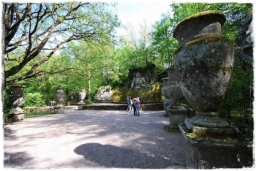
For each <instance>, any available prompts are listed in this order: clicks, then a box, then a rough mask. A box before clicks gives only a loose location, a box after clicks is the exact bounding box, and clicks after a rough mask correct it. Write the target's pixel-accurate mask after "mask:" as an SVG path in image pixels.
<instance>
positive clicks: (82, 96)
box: [77, 88, 86, 110]
mask: <svg viewBox="0 0 256 171" xmlns="http://www.w3.org/2000/svg"><path fill="white" fill-rule="evenodd" d="M85 96H86V92H85V89H84V88H82V89H81V91H80V92H79V93H78V99H79V102H78V103H77V105H78V110H82V107H83V105H84V104H85V103H84V99H85Z"/></svg>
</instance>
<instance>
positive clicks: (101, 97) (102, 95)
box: [95, 85, 112, 102]
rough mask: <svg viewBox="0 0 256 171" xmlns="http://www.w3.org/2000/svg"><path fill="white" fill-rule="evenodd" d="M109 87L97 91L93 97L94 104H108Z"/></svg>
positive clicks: (110, 91)
mask: <svg viewBox="0 0 256 171" xmlns="http://www.w3.org/2000/svg"><path fill="white" fill-rule="evenodd" d="M111 89H112V88H111V86H110V85H107V86H101V87H100V88H99V89H98V92H97V94H96V95H95V102H109V100H110V97H111V95H112V90H111Z"/></svg>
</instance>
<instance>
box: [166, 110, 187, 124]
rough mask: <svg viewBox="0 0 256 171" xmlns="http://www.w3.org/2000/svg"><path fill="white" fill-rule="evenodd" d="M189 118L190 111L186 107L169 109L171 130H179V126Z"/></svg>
mask: <svg viewBox="0 0 256 171" xmlns="http://www.w3.org/2000/svg"><path fill="white" fill-rule="evenodd" d="M187 117H188V110H187V109H186V108H185V107H184V106H171V107H170V108H169V120H170V128H172V129H179V127H178V125H179V124H180V123H183V122H184V120H185V119H186V118H187Z"/></svg>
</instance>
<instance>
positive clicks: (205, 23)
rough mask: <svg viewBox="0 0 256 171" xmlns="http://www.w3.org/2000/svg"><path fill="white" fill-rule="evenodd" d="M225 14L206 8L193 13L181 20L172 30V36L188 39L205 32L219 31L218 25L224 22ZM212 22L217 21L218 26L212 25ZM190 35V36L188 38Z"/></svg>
mask: <svg viewBox="0 0 256 171" xmlns="http://www.w3.org/2000/svg"><path fill="white" fill-rule="evenodd" d="M225 21H226V17H225V15H224V14H223V13H222V12H220V11H216V10H208V11H203V12H200V13H196V14H193V15H191V16H189V17H187V18H185V19H184V20H182V21H181V22H180V23H179V24H178V25H177V27H176V28H175V30H174V32H173V37H174V38H176V39H182V40H180V41H184V39H188V40H189V39H190V38H191V36H192V37H193V36H196V35H198V34H205V33H210V32H212V33H214V32H215V33H219V32H220V27H221V26H222V25H223V24H224V23H225ZM214 23H219V26H218V25H216V26H214ZM189 37H190V38H189Z"/></svg>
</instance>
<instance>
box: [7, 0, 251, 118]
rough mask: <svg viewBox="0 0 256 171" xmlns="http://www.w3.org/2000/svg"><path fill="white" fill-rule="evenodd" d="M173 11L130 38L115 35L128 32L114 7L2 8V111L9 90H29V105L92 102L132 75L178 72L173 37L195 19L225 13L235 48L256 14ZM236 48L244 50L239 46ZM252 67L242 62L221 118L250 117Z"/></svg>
mask: <svg viewBox="0 0 256 171" xmlns="http://www.w3.org/2000/svg"><path fill="white" fill-rule="evenodd" d="M170 9H171V11H172V12H171V13H169V12H165V11H163V14H162V18H161V20H160V21H157V22H156V23H155V24H154V25H153V26H152V27H150V26H148V25H146V22H145V23H141V30H140V32H139V33H138V34H136V33H135V32H133V28H131V27H128V26H127V27H126V28H127V31H128V33H129V35H128V36H126V37H117V36H116V35H115V33H116V32H115V29H116V28H118V27H124V25H123V24H122V23H120V21H119V20H118V16H117V15H116V14H115V13H114V11H115V4H105V3H100V2H99V3H79V2H71V3H58V4H54V3H52V4H44V3H41V4H13V3H4V4H3V13H2V15H3V17H2V18H3V24H4V25H3V28H4V29H3V35H4V36H3V38H4V46H3V52H2V53H3V65H4V76H3V85H2V86H3V89H4V91H3V102H4V103H3V104H4V106H3V109H4V113H5V114H8V112H9V110H10V106H9V104H8V96H9V94H10V86H12V85H17V84H18V85H25V86H26V88H25V97H26V103H25V106H35V107H39V106H45V105H49V101H50V100H52V99H53V98H54V96H55V94H56V89H57V87H59V86H62V87H63V88H64V89H65V94H66V99H67V100H69V99H70V98H71V97H72V96H73V98H76V95H77V93H78V92H79V91H80V89H81V88H85V89H86V92H87V98H88V100H91V101H93V97H94V95H95V93H96V92H97V89H98V88H99V87H100V86H105V85H111V86H112V87H113V88H117V87H123V86H125V84H126V82H127V77H128V71H129V69H133V68H137V67H145V66H147V65H149V64H152V63H153V64H155V65H156V66H157V70H158V73H163V72H164V71H165V69H166V68H168V67H171V66H173V53H174V51H175V50H176V49H177V46H178V43H177V41H176V40H175V39H174V38H173V37H172V34H173V31H174V29H175V27H176V26H177V24H178V23H179V22H180V21H182V20H183V19H184V18H186V17H188V16H190V15H191V14H194V13H197V12H201V11H205V10H219V11H222V12H223V13H224V14H225V15H226V20H227V21H226V23H225V24H224V26H223V28H222V33H223V35H224V36H226V37H228V38H229V39H231V40H233V41H234V42H236V39H237V37H238V35H239V29H240V26H241V23H242V22H243V20H244V19H245V18H246V17H247V16H250V15H252V4H249V3H215V4H207V3H181V4H170ZM236 48H239V45H237V44H236ZM252 66H253V64H252V59H251V60H246V62H245V60H239V59H236V65H235V68H234V73H233V77H232V82H231V88H230V90H229V92H228V94H227V98H226V101H225V103H224V104H223V106H222V108H221V110H220V114H221V116H223V117H230V114H231V113H232V112H233V111H236V112H238V113H239V114H240V115H241V116H243V118H245V120H246V118H247V119H248V117H251V116H252V102H253V67H252Z"/></svg>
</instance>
